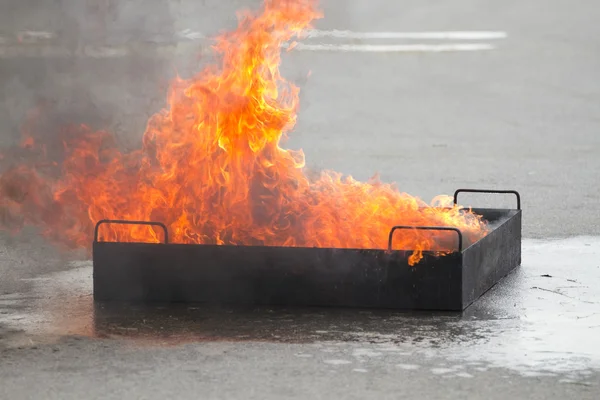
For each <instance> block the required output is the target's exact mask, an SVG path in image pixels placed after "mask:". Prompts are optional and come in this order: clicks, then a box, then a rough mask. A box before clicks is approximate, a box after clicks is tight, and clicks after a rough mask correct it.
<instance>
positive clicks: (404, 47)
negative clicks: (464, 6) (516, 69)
mask: <svg viewBox="0 0 600 400" xmlns="http://www.w3.org/2000/svg"><path fill="white" fill-rule="evenodd" d="M292 47H293V50H301V51H330V52H363V53H440V52H452V51H484V50H493V49H495V48H496V46H494V45H491V44H488V43H448V44H389V45H388V44H307V43H297V44H296V45H295V46H292Z"/></svg>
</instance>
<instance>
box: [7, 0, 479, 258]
mask: <svg viewBox="0 0 600 400" xmlns="http://www.w3.org/2000/svg"><path fill="white" fill-rule="evenodd" d="M320 16H321V14H320V12H319V11H318V10H317V8H316V1H315V0H296V1H286V0H265V4H264V7H263V10H262V13H250V12H247V13H245V14H243V15H241V18H240V22H239V26H238V28H237V29H236V30H234V31H232V32H228V33H225V34H222V35H220V36H219V37H218V38H217V39H216V44H215V45H214V51H215V52H216V53H217V54H218V55H219V56H220V63H219V65H214V66H210V67H207V68H205V69H204V70H203V71H201V72H200V73H199V74H197V75H196V76H195V77H193V78H192V79H189V80H183V79H177V80H175V81H174V82H173V83H172V85H171V90H170V93H169V97H168V105H169V106H168V108H167V109H165V110H162V111H161V112H159V113H158V114H156V115H154V116H153V117H152V118H151V119H150V121H149V123H148V126H147V129H146V132H145V135H144V138H143V145H142V148H141V149H140V150H136V151H133V152H128V153H122V152H121V151H119V150H118V149H117V146H116V144H115V143H114V140H113V138H112V136H111V135H109V134H108V133H105V132H94V131H91V130H89V129H88V128H86V127H76V128H75V129H69V130H66V131H65V132H63V135H62V138H61V141H62V149H59V152H64V157H65V161H64V162H63V163H62V166H60V168H59V169H57V167H55V166H54V164H52V163H51V162H48V160H47V158H48V157H49V156H48V154H47V153H48V152H50V149H49V148H47V147H46V146H42V145H40V144H39V143H38V140H33V139H27V138H26V139H25V140H24V141H23V146H24V147H25V149H24V150H23V151H28V152H29V154H31V152H35V153H36V154H37V155H38V158H39V159H41V160H43V161H42V162H37V163H36V164H33V165H32V164H31V163H29V165H26V164H20V165H19V166H17V167H15V168H13V169H11V170H9V171H7V172H5V173H4V174H3V175H2V176H1V177H0V194H1V202H2V203H1V204H0V206H1V208H2V211H3V213H2V217H3V219H4V224H3V225H5V226H7V225H10V224H11V223H12V224H14V223H15V222H18V223H21V224H37V225H39V226H42V227H43V228H44V232H45V234H46V235H47V236H48V237H50V238H52V239H54V240H57V241H60V242H62V243H65V244H68V245H70V246H72V247H86V248H89V247H90V244H91V240H92V236H91V235H92V232H93V226H94V224H95V222H96V221H98V220H100V219H105V218H109V219H130V220H146V221H160V222H163V223H165V224H166V225H167V227H168V229H169V232H170V235H171V238H172V239H171V240H172V241H173V242H178V243H204V244H219V245H223V244H228V245H263V246H304V247H330V248H384V247H386V246H387V236H388V233H389V231H390V228H391V227H392V226H394V225H416V226H417V225H436V226H454V227H458V228H460V229H461V231H462V232H463V234H464V235H465V236H466V238H467V240H476V239H478V238H480V237H482V236H484V235H485V234H486V232H487V228H486V224H485V222H484V221H483V220H482V219H481V217H479V216H477V215H474V214H473V213H471V212H464V211H460V210H459V208H458V207H456V206H452V205H451V204H450V205H449V204H448V203H447V200H448V199H447V198H438V199H435V200H434V202H433V203H432V204H431V205H427V204H425V203H424V202H422V201H421V200H419V199H417V198H415V197H411V196H409V195H407V194H405V193H401V192H399V191H398V190H397V189H396V188H395V187H394V186H393V185H389V184H384V183H381V182H379V181H378V180H377V179H373V180H371V181H369V182H366V183H362V182H358V181H356V180H354V179H353V178H352V177H344V176H342V175H341V174H339V173H336V172H330V171H326V172H323V173H321V174H320V176H318V177H316V178H309V177H308V176H307V174H306V173H305V171H304V154H303V153H302V151H292V150H287V149H283V148H281V147H280V140H281V139H282V137H284V136H285V135H286V134H287V133H288V132H289V131H291V130H292V128H293V127H294V124H295V122H296V113H297V109H298V93H299V89H298V88H297V87H296V86H294V85H292V84H290V83H289V82H287V81H286V80H285V79H284V78H283V77H282V76H281V75H280V72H279V65H280V61H281V49H282V46H285V45H286V43H288V42H289V41H290V40H292V39H293V38H294V37H299V36H301V34H302V32H303V31H305V30H306V29H309V28H310V23H311V21H312V20H313V19H315V18H319V17H320ZM40 146H41V147H40ZM55 147H56V146H55ZM15 219H17V220H18V221H15ZM160 235H161V233H160V231H159V230H156V231H155V230H153V229H152V228H148V227H146V226H144V227H132V226H122V225H110V226H106V228H103V230H102V232H101V240H105V241H109V240H110V241H113V240H118V241H143V242H157V241H159V240H160V239H161V237H160ZM450 238H451V236H450V235H448V234H447V232H446V233H442V232H415V231H399V232H398V234H397V235H396V237H395V239H394V248H397V249H413V250H414V253H413V255H412V257H411V259H410V262H411V264H414V263H416V262H418V261H419V260H420V259H421V257H422V251H425V250H439V251H440V254H444V253H448V252H450V251H452V250H454V246H455V241H454V238H452V240H450Z"/></svg>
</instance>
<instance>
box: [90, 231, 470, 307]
mask: <svg viewBox="0 0 600 400" xmlns="http://www.w3.org/2000/svg"><path fill="white" fill-rule="evenodd" d="M408 255H409V253H406V252H392V253H387V252H386V251H383V250H348V249H312V248H272V247H244V246H239V247H237V246H210V245H180V244H169V245H160V244H140V243H107V242H101V243H95V244H94V299H95V300H99V301H143V302H203V303H204V302H207V303H227V304H263V305H287V306H292V305H294V306H295V305H300V306H341V307H377V308H394V309H422V310H460V309H462V301H461V300H462V298H461V293H462V292H461V284H462V271H461V262H462V254H460V253H456V254H452V255H449V256H445V257H434V256H432V255H429V254H425V258H424V260H422V261H421V263H419V264H418V265H417V266H416V267H409V266H408V264H407V257H408Z"/></svg>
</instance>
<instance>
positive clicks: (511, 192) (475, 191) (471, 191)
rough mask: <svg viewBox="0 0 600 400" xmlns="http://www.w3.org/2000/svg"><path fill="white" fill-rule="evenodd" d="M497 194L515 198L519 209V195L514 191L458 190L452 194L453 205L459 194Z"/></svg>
mask: <svg viewBox="0 0 600 400" xmlns="http://www.w3.org/2000/svg"><path fill="white" fill-rule="evenodd" d="M461 192H462V193H499V194H514V195H515V196H517V210H520V209H521V195H520V194H519V192H517V191H516V190H487V189H458V190H457V191H456V192H454V204H456V203H457V200H458V194H459V193H461Z"/></svg>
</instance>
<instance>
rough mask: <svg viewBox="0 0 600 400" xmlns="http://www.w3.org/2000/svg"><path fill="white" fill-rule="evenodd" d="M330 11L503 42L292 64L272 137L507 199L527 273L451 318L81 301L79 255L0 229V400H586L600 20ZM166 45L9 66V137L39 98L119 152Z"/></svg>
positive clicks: (598, 242)
mask: <svg viewBox="0 0 600 400" xmlns="http://www.w3.org/2000/svg"><path fill="white" fill-rule="evenodd" d="M239 3H243V2H239ZM174 4H175V3H173V4H171V10H172V12H174V11H173V10H179V11H178V12H177V13H174V15H176V16H177V18H175V20H176V25H177V26H176V28H177V29H176V30H182V29H183V28H185V27H186V26H189V27H190V30H191V31H196V32H197V31H208V32H209V33H212V32H214V31H216V30H218V29H221V28H222V27H224V26H227V24H230V22H231V21H230V19H228V18H229V17H227V16H229V15H233V14H231V13H232V12H233V9H234V8H236V7H237V6H238V4H230V5H227V6H223V5H219V4H220V3H219V2H214V4H212V3H211V2H205V3H203V4H204V5H199V6H196V7H200V8H199V9H193V7H194V6H192V5H190V4H191V3H189V4H188V3H186V2H183V3H181V4H183V5H181V6H177V5H174ZM198 4H199V3H198ZM367 4H370V5H369V6H367ZM324 5H325V11H326V19H325V20H323V21H321V22H319V25H318V26H319V28H321V29H324V30H327V29H349V30H353V31H357V32H365V31H377V32H401V31H402V32H406V31H439V30H453V31H456V30H461V31H464V30H468V31H503V32H506V33H507V37H506V38H505V39H502V40H500V41H497V42H496V41H495V42H493V44H494V46H495V47H494V48H493V49H491V50H488V51H472V52H461V51H456V52H445V53H431V52H427V51H412V52H397V51H396V52H392V51H388V52H381V53H373V52H356V51H355V52H349V53H340V52H329V51H310V50H307V51H299V52H298V53H293V54H290V55H289V56H288V58H286V63H287V64H286V66H285V73H286V75H287V76H289V77H291V78H292V79H294V80H295V81H297V82H298V83H299V84H300V85H301V87H302V89H303V91H302V99H301V101H302V103H301V107H302V108H301V114H300V116H299V125H298V128H297V133H295V134H294V135H292V138H291V139H290V142H289V143H288V144H289V146H290V147H294V148H296V147H302V148H303V149H304V151H305V153H306V155H307V163H308V165H309V166H310V167H312V168H325V167H326V168H332V169H335V170H339V171H343V172H347V173H351V174H353V175H355V176H357V177H358V178H360V179H366V178H368V177H369V176H370V175H372V174H373V173H374V172H377V171H379V172H381V173H382V178H383V179H384V180H386V181H390V180H392V181H396V182H398V183H399V184H400V187H401V188H402V189H403V190H406V191H408V192H410V193H413V194H416V195H420V196H422V197H424V198H426V199H428V198H431V197H432V196H433V195H435V194H438V193H451V192H452V191H453V190H454V189H455V188H457V187H461V186H482V187H496V188H510V189H517V190H519V191H521V194H522V196H523V207H524V222H523V224H524V225H523V230H524V234H525V237H526V238H525V240H524V242H523V264H522V266H521V267H520V268H519V269H518V270H516V271H515V272H514V273H513V274H511V275H510V276H509V277H507V278H506V279H505V280H503V281H502V282H501V283H500V284H499V285H497V286H496V287H494V288H493V289H492V290H491V291H490V292H488V293H487V294H486V295H485V296H484V297H483V298H481V299H480V300H478V301H477V302H476V303H474V304H473V305H472V306H471V307H470V308H468V309H467V311H466V312H465V313H463V314H457V313H444V314H440V313H405V312H389V311H385V312H383V311H369V310H331V309H317V308H314V309H282V308H256V309H214V308H211V309H207V308H203V307H172V306H163V307H149V308H140V307H135V306H114V305H113V306H109V305H102V304H94V303H93V301H92V296H91V265H90V262H89V261H85V257H83V258H82V257H81V256H80V255H77V256H76V255H61V254H59V253H58V252H56V251H55V250H54V249H53V248H52V247H51V246H49V245H48V244H46V243H44V242H43V241H42V240H41V239H39V238H38V237H37V236H36V235H35V232H33V231H31V230H29V231H26V232H24V233H23V234H22V235H20V236H17V237H11V236H9V235H7V234H4V233H3V234H2V237H1V239H0V276H1V277H2V279H1V280H0V360H1V362H0V398H39V397H40V396H42V397H46V398H60V399H67V398H131V397H135V398H164V397H168V398H173V397H175V398H197V397H203V398H257V399H258V398H260V399H269V398H273V399H275V398H277V399H279V398H304V397H312V398H332V397H340V398H369V397H373V398H378V399H381V398H382V399H387V398H390V399H391V398H399V397H416V396H419V397H422V398H457V399H458V398H461V399H462V398H498V399H501V398H502V399H504V398H507V397H513V398H528V399H529V398H531V399H535V398H540V399H547V398H590V399H592V398H593V399H595V398H598V397H600V396H599V394H600V350H599V349H600V342H599V339H598V337H599V334H600V311H598V310H600V287H599V286H598V283H599V282H600V262H599V260H600V238H599V236H600V230H599V228H598V226H600V224H599V223H600V203H599V202H598V196H599V195H600V192H599V190H600V189H599V188H600V185H599V183H600V180H599V178H598V171H599V170H600V161H599V160H600V157H598V155H599V154H600V136H599V135H598V129H599V128H600V120H599V119H598V105H599V103H598V102H599V99H600V86H599V84H598V82H600V81H599V80H598V79H597V71H598V70H600V68H599V67H600V58H599V57H598V52H597V51H596V47H597V46H596V44H595V42H594V40H593V38H595V37H598V34H600V32H598V24H595V23H594V20H593V16H594V15H595V12H596V9H595V8H596V6H594V5H593V4H591V2H585V1H579V2H575V3H569V5H566V3H564V2H560V1H550V2H541V1H533V2H528V3H527V4H523V3H522V2H519V1H504V2H498V1H483V2H482V1H470V0H457V1H455V2H453V3H452V4H446V3H444V4H437V3H427V4H423V2H421V1H400V2H393V3H392V2H384V1H376V2H373V1H370V2H367V1H359V0H354V1H351V2H345V5H344V7H340V6H338V5H337V2H335V1H329V2H325V3H324ZM177 7H182V8H181V9H178V8H177ZM186 7H187V8H186ZM202 7H205V8H202ZM540 10H543V11H544V12H540ZM211 13H213V14H211ZM134 14H135V13H134ZM3 15H5V14H3ZM18 15H21V17H20V18H22V20H23V21H26V22H27V21H30V22H31V21H34V22H35V23H33V22H32V23H31V25H35V26H32V27H29V28H28V29H33V28H35V29H41V28H43V27H44V23H46V24H49V25H52V24H54V22H52V21H49V20H44V18H42V17H41V16H43V15H44V13H41V12H40V13H39V14H36V17H35V18H33V17H32V16H31V15H29V14H27V13H21V14H18ZM27 15H29V16H27ZM46 15H51V13H46ZM128 15H130V14H128ZM194 15H200V17H198V18H194ZM207 15H214V17H213V18H212V20H211V19H210V18H208V17H207ZM27 18H30V20H27ZM9 22H10V23H13V24H16V22H15V21H9ZM17 25H18V24H17ZM25 25H27V24H25ZM58 25H60V24H58ZM2 26H3V27H6V26H9V25H8V22H7V24H4V23H3V24H2ZM15 29H17V27H15ZM19 29H20V28H19ZM47 29H50V28H47ZM163 34H164V33H163ZM188 34H189V32H188ZM188 36H193V35H188ZM90 40H91V39H90ZM386 40H387V41H388V42H389V41H390V40H391V41H392V42H393V43H394V44H398V43H401V44H402V43H414V42H413V41H410V40H405V39H402V40H399V41H396V40H395V39H393V40H392V39H386ZM323 41H329V39H321V40H319V41H316V42H315V43H321V42H323ZM438 42H439V41H436V42H435V43H438ZM488 42H489V41H488ZM311 43H313V42H311ZM328 43H329V42H328ZM369 43H373V41H372V40H371V39H368V40H367V39H364V38H363V39H353V40H352V41H351V44H369ZM379 43H380V42H379V41H377V42H376V44H379ZM386 43H387V42H386ZM428 43H430V42H427V43H423V44H428ZM186 46H188V45H186ZM198 46H199V47H201V44H198ZM180 49H181V48H180ZM185 49H186V50H184V51H183V52H184V53H185V52H186V51H191V50H190V49H191V47H185ZM161 51H163V50H161ZM164 51H166V53H165V52H162V53H160V54H161V55H160V57H159V56H158V55H157V54H145V55H144V57H139V55H138V56H135V55H131V54H129V55H125V56H123V57H112V58H109V59H106V58H96V57H87V58H86V57H85V56H81V55H79V56H77V58H76V59H71V58H68V57H66V58H60V57H54V58H50V59H36V58H33V59H32V58H31V56H30V55H29V56H27V57H23V56H21V57H13V56H11V57H7V56H6V53H3V54H4V55H3V56H2V58H0V68H1V69H0V72H1V75H0V80H1V82H2V83H1V85H0V90H1V99H2V101H3V103H2V105H3V107H2V108H1V110H0V118H1V119H2V121H3V123H4V124H3V131H2V139H3V143H8V142H14V140H16V139H15V138H16V137H18V126H19V124H20V121H21V120H22V116H23V115H24V113H25V111H26V110H27V108H28V107H30V105H31V104H33V103H35V101H36V99H37V98H38V97H39V96H45V97H47V98H52V99H53V100H55V101H56V103H57V105H56V107H57V109H58V110H59V111H60V113H61V116H60V118H57V119H58V121H61V120H70V119H72V118H76V119H77V120H78V121H79V120H84V121H85V120H90V123H93V124H97V125H99V127H108V128H110V129H111V130H114V131H116V132H117V133H118V134H119V135H120V136H119V137H120V139H121V141H122V142H123V143H124V144H125V145H135V143H137V142H136V140H139V134H140V132H142V131H143V126H144V122H145V119H146V118H147V115H148V114H149V113H151V112H153V111H155V110H156V109H157V108H158V107H160V105H161V104H162V102H163V99H164V91H163V89H164V82H165V81H166V79H167V78H168V76H170V74H171V73H172V69H171V63H170V62H171V61H173V62H174V60H171V59H170V57H169V54H170V53H168V51H174V50H172V49H171V50H164ZM178 54H179V53H178ZM165 55H166V56H165ZM180 55H181V54H179V55H178V57H179V56H180ZM173 57H175V56H173ZM182 59H185V60H182ZM189 59H193V57H191V55H189V54H187V57H181V58H178V59H177V62H180V63H183V64H185V65H189V64H188V61H189ZM32 60H35V62H32ZM149 60H151V61H149ZM309 70H311V71H312V74H311V76H310V77H309V78H307V75H308V71H309ZM15 93H17V94H18V96H16V95H15ZM464 200H465V201H466V202H470V203H473V204H474V205H477V206H479V205H480V204H481V203H480V202H487V201H491V200H490V199H489V198H484V199H480V198H478V197H469V196H466V195H465V198H464ZM509 201H510V202H511V201H512V199H510V198H506V199H504V198H500V199H498V200H497V203H494V205H502V206H506V205H507V204H506V202H509ZM511 204H512V203H511ZM82 259H83V261H81V260H82ZM78 260H79V261H78Z"/></svg>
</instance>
